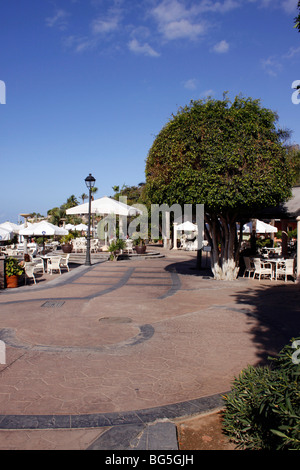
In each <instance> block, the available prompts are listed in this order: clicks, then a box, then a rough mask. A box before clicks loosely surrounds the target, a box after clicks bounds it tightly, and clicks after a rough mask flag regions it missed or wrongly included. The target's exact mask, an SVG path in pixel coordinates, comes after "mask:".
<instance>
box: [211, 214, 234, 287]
mask: <svg viewBox="0 0 300 470" xmlns="http://www.w3.org/2000/svg"><path fill="white" fill-rule="evenodd" d="M209 223H210V242H211V270H212V272H213V275H214V278H215V279H216V280H224V281H234V280H235V279H236V278H237V276H238V273H239V266H238V264H237V261H238V256H237V255H236V253H235V251H236V250H235V248H236V246H238V244H237V243H236V242H237V233H236V220H235V218H234V217H232V218H231V219H230V218H229V216H228V215H227V216H220V217H219V218H218V217H211V218H210V221H209ZM219 245H220V247H221V249H220V251H219Z"/></svg>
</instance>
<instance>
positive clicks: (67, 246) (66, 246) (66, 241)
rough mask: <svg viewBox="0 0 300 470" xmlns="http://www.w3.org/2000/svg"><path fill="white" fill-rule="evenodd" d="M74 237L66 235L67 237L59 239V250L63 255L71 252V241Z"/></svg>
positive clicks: (70, 234)
mask: <svg viewBox="0 0 300 470" xmlns="http://www.w3.org/2000/svg"><path fill="white" fill-rule="evenodd" d="M73 238H74V235H73V234H72V233H68V235H64V236H63V237H61V239H60V244H61V249H62V251H63V252H64V253H71V252H72V250H73V245H72V243H71V240H73Z"/></svg>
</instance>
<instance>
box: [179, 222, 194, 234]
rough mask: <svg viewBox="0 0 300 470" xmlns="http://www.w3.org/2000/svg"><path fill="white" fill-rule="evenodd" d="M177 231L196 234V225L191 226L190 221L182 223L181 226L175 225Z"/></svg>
mask: <svg viewBox="0 0 300 470" xmlns="http://www.w3.org/2000/svg"><path fill="white" fill-rule="evenodd" d="M177 230H185V231H186V232H197V231H198V227H197V225H196V224H193V223H192V222H190V221H187V222H183V223H182V224H179V225H177Z"/></svg>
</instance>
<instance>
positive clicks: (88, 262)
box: [85, 173, 96, 266]
mask: <svg viewBox="0 0 300 470" xmlns="http://www.w3.org/2000/svg"><path fill="white" fill-rule="evenodd" d="M95 182H96V180H95V178H94V177H93V176H92V175H91V173H90V174H89V176H87V177H86V178H85V184H86V187H87V188H88V190H89V218H88V230H87V246H86V259H85V264H86V266H90V265H91V203H92V188H93V187H94V186H95Z"/></svg>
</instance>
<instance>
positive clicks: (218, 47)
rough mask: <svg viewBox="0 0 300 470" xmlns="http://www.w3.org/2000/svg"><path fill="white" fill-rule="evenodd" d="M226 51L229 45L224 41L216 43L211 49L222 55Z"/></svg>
mask: <svg viewBox="0 0 300 470" xmlns="http://www.w3.org/2000/svg"><path fill="white" fill-rule="evenodd" d="M228 50H229V44H228V42H227V41H225V39H223V40H222V41H220V42H218V43H217V44H215V45H214V47H213V51H214V52H217V53H218V54H224V53H225V52H228Z"/></svg>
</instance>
